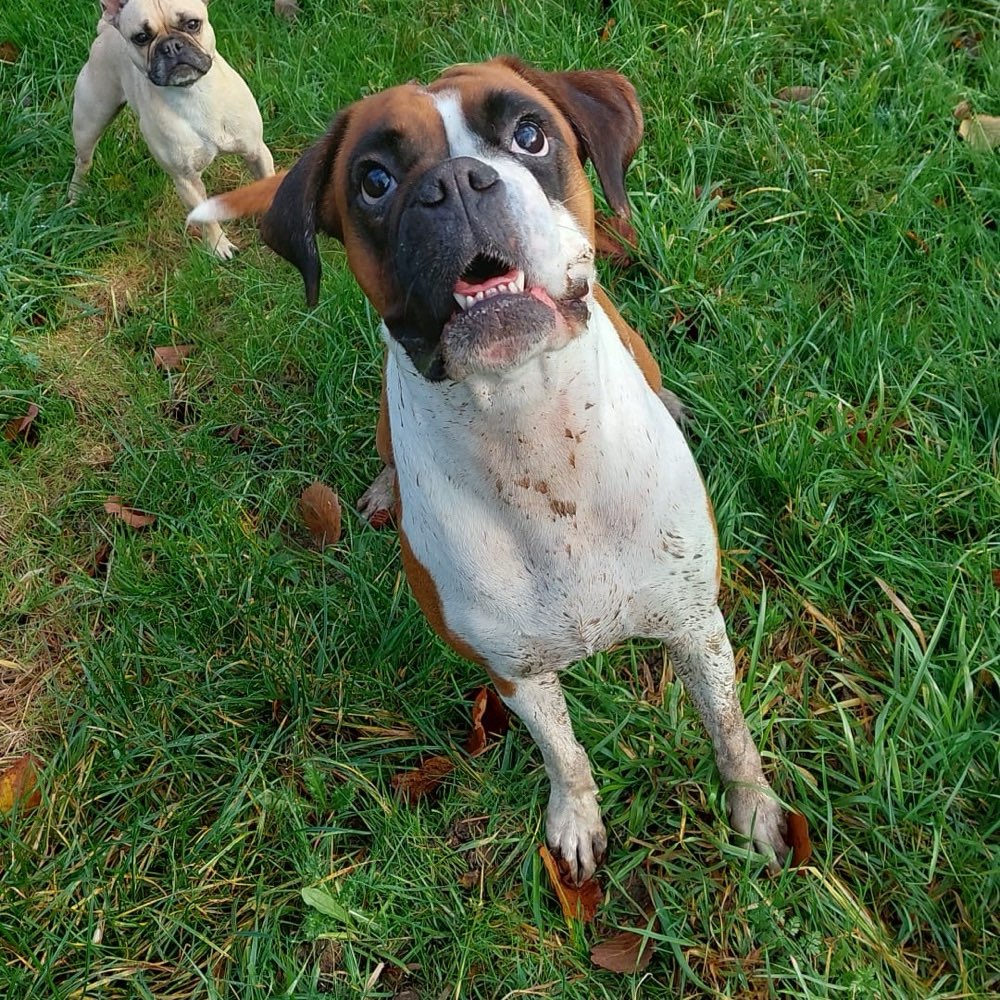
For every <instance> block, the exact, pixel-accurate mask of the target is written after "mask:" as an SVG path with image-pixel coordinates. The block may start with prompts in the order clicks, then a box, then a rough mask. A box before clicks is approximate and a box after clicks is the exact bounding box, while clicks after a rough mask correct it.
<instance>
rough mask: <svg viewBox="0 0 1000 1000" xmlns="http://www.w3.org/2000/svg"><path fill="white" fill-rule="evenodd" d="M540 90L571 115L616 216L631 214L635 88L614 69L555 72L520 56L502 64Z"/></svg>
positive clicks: (636, 138) (583, 155)
mask: <svg viewBox="0 0 1000 1000" xmlns="http://www.w3.org/2000/svg"><path fill="white" fill-rule="evenodd" d="M496 61H497V62H499V63H502V64H503V65H504V66H507V67H508V68H510V69H512V70H513V71H514V72H515V73H517V74H518V76H520V77H522V78H523V79H525V80H527V81H528V83H530V84H531V85H532V86H533V87H537V88H538V89H539V90H540V91H541V92H542V93H543V94H545V95H546V96H547V97H548V98H549V99H550V100H551V101H552V102H553V103H554V104H555V105H556V107H557V108H558V109H559V110H560V111H561V112H562V113H563V114H564V115H565V116H566V118H567V120H568V121H569V123H570V125H571V126H572V127H573V132H574V134H575V135H576V140H577V155H578V156H579V157H580V162H581V163H586V162H587V159H588V158H589V159H590V160H592V161H593V164H594V169H595V170H596V171H597V179H598V180H599V181H600V182H601V188H602V190H603V191H604V197H605V198H607V200H608V204H609V205H610V206H611V208H612V209H613V210H614V212H615V214H617V215H620V216H622V217H624V218H628V216H629V215H631V208H630V206H629V203H628V195H627V194H626V192H625V171H626V170H628V165H629V164H630V163H631V162H632V157H633V156H635V151H636V150H637V149H638V148H639V143H640V142H641V141H642V109H641V108H640V107H639V98H638V96H637V94H636V92H635V87H633V86H632V84H631V83H630V82H629V80H627V79H626V78H625V77H624V76H622V75H621V73H615V72H614V71H613V70H609V69H595V70H572V71H568V72H564V73H549V72H546V71H545V70H540V69H534V68H533V67H531V66H526V65H525V64H524V63H523V62H521V60H520V59H517V58H516V57H514V56H501V57H500V58H499V59H497V60H496Z"/></svg>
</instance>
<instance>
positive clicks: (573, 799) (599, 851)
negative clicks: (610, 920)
mask: <svg viewBox="0 0 1000 1000" xmlns="http://www.w3.org/2000/svg"><path fill="white" fill-rule="evenodd" d="M545 834H546V839H547V840H548V842H549V847H550V848H551V849H552V852H553V853H554V854H557V855H559V856H560V857H561V858H562V859H563V861H565V862H566V864H567V866H568V868H569V876H570V878H571V879H572V880H573V881H574V882H575V883H576V884H577V885H579V884H580V883H581V882H585V881H586V880H587V879H588V878H590V877H591V875H593V874H594V871H595V869H596V868H597V866H598V864H600V862H601V860H602V859H603V857H604V851H605V849H606V848H607V846H608V837H607V834H606V833H605V832H604V824H603V823H602V822H601V810H600V807H599V806H598V804H597V796H596V795H595V794H594V793H593V792H580V793H577V794H572V793H568V792H561V791H557V790H556V789H555V788H553V789H552V794H551V796H550V797H549V808H548V813H547V814H546V817H545Z"/></svg>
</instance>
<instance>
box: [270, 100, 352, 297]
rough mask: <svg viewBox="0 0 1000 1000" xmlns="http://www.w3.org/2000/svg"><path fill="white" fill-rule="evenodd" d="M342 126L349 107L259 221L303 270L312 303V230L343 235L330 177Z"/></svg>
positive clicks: (315, 290)
mask: <svg viewBox="0 0 1000 1000" xmlns="http://www.w3.org/2000/svg"><path fill="white" fill-rule="evenodd" d="M346 129H347V112H346V111H342V112H341V113H340V114H339V115H338V116H337V117H336V118H335V119H334V121H333V124H332V125H331V126H330V128H329V130H328V131H327V133H326V135H324V136H323V138H322V139H320V140H319V141H318V142H317V143H315V144H314V145H313V146H311V147H310V148H309V149H307V150H306V151H305V153H303V154H302V156H301V157H300V159H299V161H298V163H296V164H295V166H294V167H292V169H291V170H289V171H288V173H287V174H286V175H285V178H284V180H283V181H282V182H281V186H280V187H279V188H278V190H277V191H276V192H275V194H274V199H273V201H272V202H271V205H270V207H269V208H268V210H267V211H266V212H265V213H264V215H263V216H262V217H261V220H260V232H261V235H262V236H263V237H264V242H265V243H266V244H267V245H268V246H269V247H270V248H271V249H272V250H274V251H275V252H276V253H279V254H281V256H282V257H284V258H285V260H287V261H291V263H293V264H294V265H295V266H296V267H297V268H298V269H299V271H300V273H301V274H302V280H303V281H304V282H305V285H306V302H307V303H308V304H309V305H310V306H314V305H316V302H317V300H318V299H319V279H320V270H321V266H320V259H319V250H318V248H317V246H316V233H317V231H318V232H321V233H326V234H327V235H328V236H333V237H334V238H336V239H338V240H339V239H343V229H342V227H341V223H340V214H339V212H338V210H337V205H336V199H335V197H334V190H333V188H332V185H331V180H332V177H333V170H334V166H335V164H336V160H337V152H338V150H339V149H340V143H341V141H342V140H343V138H344V132H345V131H346Z"/></svg>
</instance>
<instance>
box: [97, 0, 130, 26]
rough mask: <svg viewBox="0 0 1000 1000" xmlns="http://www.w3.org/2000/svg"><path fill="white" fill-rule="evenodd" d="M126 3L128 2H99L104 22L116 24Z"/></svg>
mask: <svg viewBox="0 0 1000 1000" xmlns="http://www.w3.org/2000/svg"><path fill="white" fill-rule="evenodd" d="M127 3H128V0H101V11H102V12H103V13H102V16H103V17H104V20H105V21H110V22H111V23H112V24H117V23H118V17H119V15H120V14H121V12H122V7H124V6H125V4H127Z"/></svg>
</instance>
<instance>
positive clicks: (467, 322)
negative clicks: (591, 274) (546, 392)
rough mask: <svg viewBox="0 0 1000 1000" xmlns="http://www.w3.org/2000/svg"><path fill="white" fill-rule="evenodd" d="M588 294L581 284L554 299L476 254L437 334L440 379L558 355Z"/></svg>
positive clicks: (581, 316) (510, 267)
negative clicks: (538, 356)
mask: <svg viewBox="0 0 1000 1000" xmlns="http://www.w3.org/2000/svg"><path fill="white" fill-rule="evenodd" d="M589 291H590V285H589V282H587V281H586V280H583V281H580V282H578V283H577V284H576V285H575V286H573V287H572V288H571V289H570V291H569V293H568V294H567V295H566V296H563V297H561V298H558V299H555V298H553V297H552V296H551V295H550V294H549V293H548V292H547V291H546V289H545V288H543V287H542V286H541V285H538V284H532V283H531V282H530V280H529V277H528V276H527V275H526V274H525V272H524V271H523V270H522V269H521V268H520V267H518V266H517V265H516V264H514V263H512V262H511V261H508V260H504V259H503V258H501V257H496V256H493V255H491V254H477V255H476V256H475V257H474V258H473V259H472V261H471V262H470V263H469V265H468V266H467V267H466V268H465V269H464V270H463V271H462V273H461V275H460V276H459V278H458V280H457V281H456V282H455V287H454V290H453V292H452V297H453V298H454V301H455V308H454V310H453V311H452V314H451V316H450V317H449V318H448V320H447V321H446V322H445V324H444V328H443V329H442V331H441V352H442V357H443V360H444V368H445V374H446V375H447V377H448V378H451V379H453V380H455V381H460V380H461V379H462V378H465V377H466V376H467V375H472V374H477V373H478V374H487V373H491V372H492V373H497V374H499V373H500V372H502V371H504V370H507V369H511V368H515V367H517V366H518V365H520V364H522V363H523V362H524V361H526V360H528V358H530V357H533V356H534V355H536V354H538V353H540V352H543V351H553V350H558V349H559V348H560V347H562V346H564V345H565V344H566V343H567V342H568V341H569V340H571V339H572V337H573V336H575V334H576V333H577V332H579V330H580V329H581V328H582V327H583V325H584V324H586V322H587V319H588V318H589V310H588V308H587V304H586V301H585V300H586V297H587V293H588V292H589Z"/></svg>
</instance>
